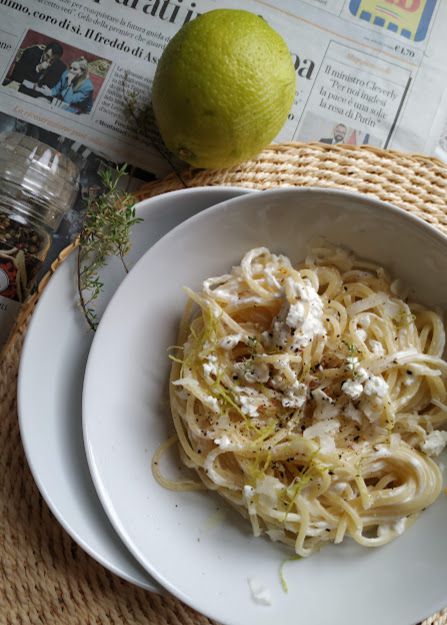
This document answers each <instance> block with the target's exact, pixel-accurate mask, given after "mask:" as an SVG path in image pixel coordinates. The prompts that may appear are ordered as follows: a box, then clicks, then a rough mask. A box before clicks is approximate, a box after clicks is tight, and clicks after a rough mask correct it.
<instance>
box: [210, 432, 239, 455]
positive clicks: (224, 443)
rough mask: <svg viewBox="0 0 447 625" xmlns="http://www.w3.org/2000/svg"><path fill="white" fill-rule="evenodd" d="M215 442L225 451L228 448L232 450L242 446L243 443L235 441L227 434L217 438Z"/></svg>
mask: <svg viewBox="0 0 447 625" xmlns="http://www.w3.org/2000/svg"><path fill="white" fill-rule="evenodd" d="M214 442H215V443H216V445H217V446H218V447H220V449H222V450H224V451H227V450H228V451H230V450H234V449H241V448H242V445H241V444H240V443H235V442H234V441H232V440H231V438H230V437H229V436H227V435H226V434H223V435H222V436H220V437H218V438H215V439H214Z"/></svg>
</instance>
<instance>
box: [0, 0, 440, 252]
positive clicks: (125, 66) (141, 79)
mask: <svg viewBox="0 0 447 625" xmlns="http://www.w3.org/2000/svg"><path fill="white" fill-rule="evenodd" d="M215 8H240V3H237V2H235V1H232V0H228V1H225V2H220V1H217V0H0V12H1V15H2V20H1V22H0V129H1V130H6V129H15V130H18V131H19V132H24V133H27V134H32V135H33V136H35V137H36V138H39V139H40V140H42V141H44V142H46V143H48V144H50V145H52V146H53V147H56V148H57V149H59V150H60V151H62V152H63V153H65V154H67V155H69V156H70V157H71V158H73V159H74V160H75V161H76V162H77V163H78V164H79V166H80V169H81V193H80V197H79V201H78V202H77V203H76V206H75V208H74V210H73V211H72V212H71V213H70V214H69V215H68V216H67V217H66V219H65V220H64V222H63V224H62V227H61V231H60V232H59V233H58V235H57V237H56V240H58V237H59V247H63V245H64V244H66V243H67V241H69V240H70V239H72V238H73V237H74V236H75V235H76V233H77V232H79V228H80V225H81V222H82V211H83V208H82V207H84V206H85V203H84V202H83V201H82V200H83V198H84V199H85V198H86V197H88V195H89V194H90V195H91V194H92V193H94V192H95V190H97V191H98V190H99V189H100V179H99V171H100V168H101V167H103V166H104V164H105V163H107V162H108V161H110V162H115V163H124V162H126V163H129V164H131V165H133V166H134V167H136V168H139V174H140V175H139V177H140V178H144V177H146V179H151V177H154V176H161V175H163V174H166V173H168V172H169V171H170V170H171V169H170V165H169V164H168V163H167V161H166V159H165V158H164V157H163V156H162V155H161V154H160V152H159V151H158V150H157V149H156V148H155V147H154V145H153V143H152V142H151V140H150V139H149V138H148V137H146V136H144V133H141V132H138V131H137V130H136V128H135V123H134V120H133V119H132V118H131V116H130V115H129V112H128V109H127V107H126V93H132V94H134V96H135V98H136V104H137V106H138V107H142V108H144V107H147V106H149V104H150V98H151V82H152V80H153V77H154V74H155V69H156V66H157V62H158V59H159V58H160V56H161V54H162V52H163V49H164V47H165V46H166V44H167V43H168V42H169V40H170V38H171V37H172V36H173V35H174V34H175V33H176V32H177V31H178V30H179V28H181V27H182V26H183V25H184V24H186V23H187V22H189V21H191V20H193V19H195V18H196V17H197V16H198V15H200V14H201V13H204V12H206V11H210V10H213V9H215ZM243 8H244V9H246V10H250V11H253V12H255V13H256V14H258V15H260V16H261V17H262V18H263V19H265V20H266V21H267V22H268V23H269V24H271V26H272V27H273V28H275V29H276V30H277V31H278V32H279V33H280V34H281V35H282V36H283V37H284V39H285V40H286V42H287V44H288V46H289V49H290V51H291V55H292V60H293V63H294V66H295V70H296V74H297V89H296V97H295V101H294V103H293V106H292V108H291V111H290V113H289V116H288V119H287V121H286V123H285V125H284V127H283V128H282V130H281V132H280V133H279V135H278V137H277V138H276V140H277V141H292V140H297V141H304V142H307V141H320V142H323V143H326V144H337V143H348V144H352V145H373V146H377V147H381V148H397V149H401V150H406V151H419V152H423V153H426V154H436V155H437V156H439V157H440V158H443V159H445V160H447V90H446V88H445V86H446V85H447V65H446V64H445V62H444V54H443V52H444V49H445V45H444V29H445V26H446V25H447V2H443V1H441V0H301V1H298V0H246V2H245V3H244V7H243ZM70 74H71V75H72V78H73V76H75V77H76V78H75V83H76V87H73V86H72V85H71V84H70V85H69V84H68V76H69V75H70Z"/></svg>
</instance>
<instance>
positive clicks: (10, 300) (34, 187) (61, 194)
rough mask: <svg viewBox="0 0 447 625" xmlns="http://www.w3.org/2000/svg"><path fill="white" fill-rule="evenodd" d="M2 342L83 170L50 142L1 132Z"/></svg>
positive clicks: (0, 299) (0, 264)
mask: <svg viewBox="0 0 447 625" xmlns="http://www.w3.org/2000/svg"><path fill="white" fill-rule="evenodd" d="M0 146H1V150H0V346H1V345H2V343H4V341H5V340H6V338H7V335H8V333H9V331H10V328H11V326H12V324H13V322H14V319H15V317H16V315H17V312H18V309H19V307H20V304H21V303H22V302H23V301H24V300H25V298H26V296H27V295H28V294H29V292H30V290H31V289H32V287H33V285H34V282H35V279H36V276H37V274H38V272H39V270H40V268H41V267H42V263H43V262H44V260H45V257H46V255H47V253H48V250H49V248H50V245H51V239H52V235H53V233H54V232H55V230H56V229H57V227H58V226H59V223H60V221H61V219H62V216H63V214H64V213H65V212H66V211H68V210H70V208H71V207H72V206H73V203H74V200H75V198H76V194H77V188H78V178H79V171H78V168H77V167H76V165H75V164H74V163H73V162H72V161H71V160H70V159H68V158H67V157H65V156H64V155H62V154H60V153H59V152H57V151H56V150H54V149H53V148H51V147H50V146H48V145H46V144H44V143H42V142H40V141H37V140H36V139H33V138H32V137H28V136H26V135H22V134H19V133H15V132H6V133H1V134H0Z"/></svg>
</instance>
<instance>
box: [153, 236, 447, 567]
mask: <svg viewBox="0 0 447 625" xmlns="http://www.w3.org/2000/svg"><path fill="white" fill-rule="evenodd" d="M398 290H399V284H398V283H397V282H392V281H391V279H390V277H389V276H388V274H387V273H386V271H385V270H384V269H382V268H381V267H378V266H376V265H375V264H373V263H370V262H367V261H365V260H359V259H357V258H355V257H354V256H353V255H352V254H350V253H348V252H346V251H345V250H342V249H340V248H335V247H331V246H327V245H323V244H322V245H321V246H320V247H317V248H315V249H313V250H312V252H311V255H310V256H309V257H308V258H306V260H305V262H304V263H303V264H302V265H301V266H300V267H299V268H295V267H293V266H292V264H291V262H290V261H289V259H288V258H287V257H285V256H282V255H276V254H273V253H271V252H270V251H269V250H268V249H266V248H257V249H253V250H250V251H249V252H248V253H247V254H246V255H245V256H244V258H243V259H242V261H241V264H240V265H239V266H237V267H233V269H232V271H231V273H229V274H226V275H222V276H219V277H216V278H209V279H208V280H205V282H204V283H203V288H202V290H201V292H200V293H195V292H193V291H191V290H189V289H187V292H188V295H189V300H188V304H187V306H186V309H185V313H184V316H183V320H182V323H181V327H180V338H179V345H180V346H181V347H180V348H179V352H178V357H173V360H174V362H173V366H172V372H171V384H170V400H171V409H172V415H173V420H174V424H175V429H176V433H177V437H178V441H179V448H180V453H181V456H182V459H183V461H184V463H185V464H186V465H187V466H188V467H191V468H193V469H195V471H196V472H197V474H198V476H199V478H200V480H201V482H200V483H201V485H202V486H203V487H205V488H208V489H211V490H216V491H218V492H219V494H220V495H222V496H223V497H224V498H225V499H226V500H228V501H229V502H230V503H231V504H232V505H233V506H235V507H236V508H237V509H238V510H239V511H240V512H241V513H242V514H243V515H244V516H245V517H248V518H249V520H250V522H251V525H252V528H253V532H254V534H255V535H256V536H258V535H260V534H262V533H265V534H267V535H268V536H269V537H270V538H271V539H272V540H274V541H281V542H283V543H287V544H290V545H292V546H293V548H294V550H295V552H296V553H297V554H298V555H300V556H308V555H309V554H311V553H312V552H314V551H316V550H317V549H319V548H320V546H321V545H323V544H325V543H328V542H335V543H340V542H341V541H342V540H343V539H344V537H345V536H347V535H349V536H351V537H352V538H353V539H354V540H355V541H357V542H358V543H360V544H361V545H365V546H380V545H383V544H385V543H387V542H389V541H390V540H392V539H393V538H395V537H396V536H398V535H399V534H401V533H402V532H403V531H404V530H405V529H406V528H407V527H408V526H409V525H410V524H411V523H412V522H413V520H414V519H415V518H416V516H417V515H418V514H419V513H420V512H421V511H422V510H423V509H424V508H426V507H427V506H428V505H430V504H431V503H433V502H434V501H435V499H436V498H437V497H438V495H439V493H440V492H441V489H442V475H441V471H440V468H439V466H438V464H437V463H436V462H435V461H434V460H433V459H432V457H431V456H437V455H439V453H440V452H441V451H442V449H443V448H444V446H445V445H446V443H447V432H445V431H444V430H442V426H443V425H445V424H446V423H447V392H446V380H447V363H446V362H445V361H444V360H443V359H442V354H443V351H444V342H445V334H444V327H443V322H442V320H441V318H440V316H439V315H438V314H436V313H435V312H431V311H429V310H426V309H425V308H423V307H422V306H420V305H418V304H413V303H411V304H409V303H407V300H406V299H400V297H398V295H397V294H396V293H397V291H398ZM156 473H157V470H156ZM164 484H165V485H167V486H170V487H172V488H177V487H176V486H175V484H173V483H168V482H167V480H164ZM190 485H191V484H190ZM180 487H182V488H184V487H185V483H183V484H182V485H181V486H180Z"/></svg>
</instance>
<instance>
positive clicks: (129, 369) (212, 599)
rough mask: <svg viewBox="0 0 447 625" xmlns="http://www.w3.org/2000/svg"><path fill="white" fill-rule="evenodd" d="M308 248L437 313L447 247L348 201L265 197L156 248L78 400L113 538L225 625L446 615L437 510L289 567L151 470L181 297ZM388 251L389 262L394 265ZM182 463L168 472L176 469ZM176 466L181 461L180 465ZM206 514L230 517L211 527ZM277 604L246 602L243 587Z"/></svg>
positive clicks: (131, 279)
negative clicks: (323, 246)
mask: <svg viewBox="0 0 447 625" xmlns="http://www.w3.org/2000/svg"><path fill="white" fill-rule="evenodd" d="M316 235H323V236H326V237H327V238H328V239H330V240H332V241H334V242H337V243H341V244H343V245H346V246H348V247H350V248H352V249H353V250H354V252H356V253H357V254H358V255H362V256H366V257H369V258H372V259H376V260H378V261H380V263H381V264H384V265H385V266H388V267H389V268H390V269H391V270H392V271H393V272H394V274H395V275H397V276H400V277H401V278H403V279H404V280H405V281H406V282H411V284H412V286H414V288H415V289H416V290H417V292H418V293H419V295H420V298H421V299H422V300H428V302H430V301H431V302H432V303H439V304H440V305H442V306H443V307H444V309H445V308H447V254H446V251H447V239H446V237H445V236H442V235H441V234H440V233H438V232H437V231H435V230H434V229H433V228H431V227H429V226H427V225H425V224H424V223H423V222H421V221H420V220H417V219H415V218H413V217H411V216H409V215H407V214H406V213H404V212H403V211H400V210H398V209H396V208H394V207H391V206H388V205H385V204H383V203H381V202H378V201H375V200H371V199H369V198H368V197H366V196H360V195H356V194H349V193H342V192H334V191H324V190H309V189H307V190H305V189H302V190H297V189H291V190H290V189H288V190H280V191H267V192H264V193H262V194H259V195H256V196H248V197H243V198H237V199H235V200H231V201H229V202H225V203H223V204H220V205H218V206H215V207H213V208H211V209H209V210H207V211H205V212H203V213H201V214H200V215H197V216H196V217H193V218H192V219H190V220H188V222H185V223H184V224H182V225H180V226H178V227H177V228H176V229H174V230H173V231H171V232H170V233H169V234H168V235H166V237H164V238H163V239H162V240H161V241H159V242H158V243H157V244H156V245H155V246H154V247H153V248H152V249H151V250H149V252H147V254H146V255H145V256H144V257H143V258H142V259H141V260H140V262H139V263H138V264H137V265H136V266H135V267H134V269H133V270H132V272H131V273H130V274H129V276H128V277H127V278H126V280H125V281H124V282H123V283H122V284H121V286H120V288H119V289H118V291H117V293H116V294H115V296H114V298H113V300H112V302H111V303H110V305H109V307H108V308H107V310H106V312H105V315H104V317H103V319H102V322H101V324H100V327H99V329H98V331H97V334H96V337H95V339H94V342H93V345H92V349H91V351H90V356H89V360H88V364H87V369H86V377H85V382H84V392H83V423H84V439H85V442H86V449H87V457H88V461H89V465H90V470H91V473H92V476H93V480H94V482H95V486H96V488H97V490H98V494H99V496H100V498H101V500H102V502H103V505H104V506H105V509H106V511H107V514H108V515H109V518H110V520H111V521H112V523H113V525H114V526H115V529H116V530H117V531H118V533H119V534H120V535H121V537H122V539H123V541H124V542H125V543H126V545H127V546H128V548H129V549H130V551H131V552H132V553H133V554H134V555H135V557H136V558H137V559H138V560H139V561H140V562H141V564H142V565H143V566H144V567H145V568H146V569H147V570H148V571H149V572H150V573H151V574H152V575H153V576H154V577H155V578H156V579H157V580H158V581H159V582H160V583H161V584H162V585H164V586H165V587H166V588H167V589H168V590H170V591H171V592H173V593H174V594H176V595H177V596H178V597H179V598H180V599H182V600H183V601H185V602H186V603H189V604H190V605H191V606H193V607H194V608H196V609H197V610H199V611H200V612H202V613H205V614H206V615H208V616H209V617H211V618H214V619H216V620H218V621H220V622H222V623H225V624H227V625H271V624H272V623H279V624H281V625H285V624H286V623H297V622H299V623H312V624H313V625H327V624H328V623H330V624H331V625H342V624H343V625H359V623H362V625H377V624H378V623H380V625H409V624H410V623H413V622H415V621H416V620H418V619H421V618H422V617H424V616H426V615H428V614H431V613H433V612H435V611H436V610H437V609H439V608H441V607H443V605H444V604H445V603H447V590H446V587H445V579H446V573H447V540H445V527H446V519H447V497H445V496H444V495H441V496H440V498H439V499H438V501H437V502H436V503H435V504H434V505H433V506H432V507H430V508H429V509H428V510H427V511H426V512H425V513H424V514H422V516H421V518H420V519H418V521H417V522H416V523H415V524H414V525H413V526H412V527H411V528H410V529H409V530H408V531H407V532H405V534H404V535H403V536H401V537H399V538H398V539H397V540H395V541H394V542H392V543H391V544H389V545H387V546H385V547H382V548H380V549H365V548H362V547H360V546H359V545H357V544H355V543H353V541H346V542H345V543H344V544H343V545H339V546H329V547H327V548H325V549H323V550H322V551H321V552H320V553H319V554H316V555H314V556H312V557H310V558H308V559H305V560H301V561H299V562H291V563H288V564H287V565H286V578H287V582H288V586H289V593H288V594H285V593H284V592H283V590H282V589H281V586H280V582H279V575H278V569H279V565H280V562H281V561H282V560H283V558H285V557H286V551H285V549H284V547H282V546H280V545H279V544H278V543H276V544H275V543H272V542H270V541H269V540H267V539H263V538H261V539H257V538H253V537H252V536H251V529H250V527H249V524H248V523H247V522H246V521H245V520H243V519H242V518H240V517H239V515H238V514H237V513H236V512H232V511H231V510H230V509H229V508H228V507H227V506H226V505H225V504H224V503H223V501H221V500H220V499H219V498H218V497H217V496H215V495H213V494H211V493H209V492H203V491H201V492H172V491H168V490H165V489H164V488H162V487H161V486H160V485H159V484H158V483H157V482H156V481H155V480H154V478H153V477H152V475H151V471H150V460H151V457H152V455H153V453H154V451H155V449H156V448H157V446H158V445H159V444H160V443H161V442H163V441H164V440H166V438H167V436H168V435H169V433H170V431H171V425H170V423H171V418H170V414H169V405H168V400H167V375H168V369H169V365H168V359H167V347H168V345H172V344H174V343H175V338H176V332H177V325H178V321H179V317H180V315H181V311H182V308H183V304H184V299H185V298H184V294H183V293H182V286H183V285H185V284H188V285H189V286H191V287H193V288H198V287H200V284H201V281H202V280H203V279H204V278H205V277H207V276H213V275H219V274H221V273H224V272H226V271H227V270H228V269H229V268H230V267H231V265H232V264H235V263H238V262H239V261H240V258H241V257H242V255H243V253H244V252H245V251H247V250H248V249H250V248H251V247H255V246H258V245H267V246H269V247H270V248H271V249H273V250H274V251H276V252H278V251H281V252H284V253H286V254H288V255H289V256H290V257H291V259H292V261H298V260H300V259H302V258H303V257H304V253H305V247H306V245H307V243H308V241H309V240H311V239H312V238H313V236H316ZM397 250H398V251H397ZM175 463H176V456H175V455H174V454H173V455H172V456H171V457H170V458H168V459H167V462H165V463H164V464H165V467H164V468H165V470H168V471H173V470H175V466H176V465H175ZM177 464H178V460H177ZM216 507H218V508H219V509H220V510H225V511H226V519H225V520H224V521H221V522H218V521H217V518H216ZM252 576H254V577H256V578H258V579H259V580H260V581H261V582H262V583H263V584H265V586H266V587H267V588H269V589H270V591H271V594H272V600H273V605H272V607H265V606H259V605H257V604H255V603H254V602H253V600H252V598H251V595H250V591H249V587H248V584H247V578H249V577H252Z"/></svg>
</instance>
